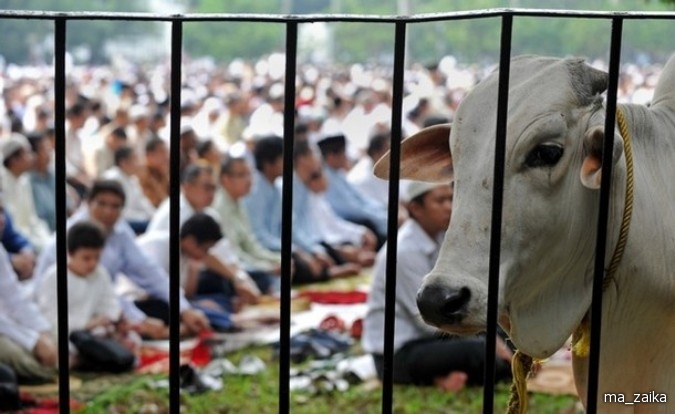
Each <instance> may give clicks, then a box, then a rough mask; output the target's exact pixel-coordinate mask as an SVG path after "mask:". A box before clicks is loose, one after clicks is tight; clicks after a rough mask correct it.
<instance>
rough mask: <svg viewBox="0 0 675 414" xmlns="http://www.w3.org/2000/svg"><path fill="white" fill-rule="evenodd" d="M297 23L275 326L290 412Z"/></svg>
mask: <svg viewBox="0 0 675 414" xmlns="http://www.w3.org/2000/svg"><path fill="white" fill-rule="evenodd" d="M297 53H298V23H297V22H294V21H289V22H287V23H286V74H285V81H284V154H283V156H284V171H283V183H284V184H283V187H282V194H281V269H282V272H281V305H280V306H281V310H280V313H281V318H280V326H279V401H278V402H279V412H280V413H288V412H290V406H291V396H290V376H291V371H290V370H291V337H290V336H291V242H292V234H293V233H292V225H293V142H294V133H295V73H296V60H297Z"/></svg>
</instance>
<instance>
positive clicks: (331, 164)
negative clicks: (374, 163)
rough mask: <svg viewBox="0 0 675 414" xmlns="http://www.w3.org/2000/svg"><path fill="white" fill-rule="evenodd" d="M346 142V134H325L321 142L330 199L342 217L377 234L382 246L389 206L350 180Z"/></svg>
mask: <svg viewBox="0 0 675 414" xmlns="http://www.w3.org/2000/svg"><path fill="white" fill-rule="evenodd" d="M346 145H347V144H346V140H345V136H344V135H342V134H324V135H321V136H319V138H318V139H317V146H318V147H319V150H320V151H321V156H322V158H323V163H324V166H325V169H324V171H325V173H326V175H327V177H328V188H327V190H326V199H327V200H328V203H330V205H331V207H333V210H335V212H336V213H337V214H338V215H339V216H340V217H342V218H344V219H347V220H349V221H353V222H355V223H358V224H363V225H365V226H368V227H369V228H370V229H371V230H373V232H374V233H375V234H376V235H377V239H378V246H381V245H382V244H383V243H384V242H385V240H386V239H387V207H386V206H385V205H383V204H382V203H380V202H378V201H375V200H374V199H372V198H370V197H369V196H366V195H364V194H363V193H361V191H360V190H358V189H356V188H355V187H354V186H353V185H352V184H351V183H350V182H349V181H347V170H348V168H349V161H348V159H347V154H346Z"/></svg>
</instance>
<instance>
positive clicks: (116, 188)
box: [35, 180, 209, 338]
mask: <svg viewBox="0 0 675 414" xmlns="http://www.w3.org/2000/svg"><path fill="white" fill-rule="evenodd" d="M125 201H126V196H125V194H124V190H123V189H122V186H121V185H120V183H118V182H117V181H114V180H96V181H95V182H94V183H93V184H92V187H91V189H90V191H89V194H88V197H87V202H86V203H85V204H83V205H82V207H81V208H80V210H79V211H78V212H77V213H75V214H74V215H73V216H72V217H71V218H70V219H69V220H68V226H71V225H73V224H74V223H77V222H79V221H82V220H92V221H94V222H96V223H98V224H100V225H101V226H102V227H103V229H104V232H105V233H106V240H105V246H104V248H103V252H102V254H101V264H102V265H103V267H105V268H106V270H107V271H108V273H109V274H110V276H111V277H112V278H113V280H115V279H116V278H117V276H118V275H120V274H123V275H125V276H126V277H128V278H129V279H131V281H133V282H134V283H136V285H138V286H139V287H140V288H141V289H143V290H144V291H145V292H146V293H147V297H146V298H143V299H139V300H136V301H135V302H133V303H132V302H130V301H128V300H123V301H122V309H123V311H124V316H125V317H126V318H127V319H128V320H129V321H130V322H131V323H133V324H136V325H137V330H138V332H139V333H140V334H141V335H143V336H146V337H152V338H166V337H167V336H168V330H167V326H166V323H167V321H168V320H169V283H168V275H167V274H166V272H165V271H164V269H162V268H161V267H160V266H159V265H158V264H157V263H156V262H155V261H154V260H152V259H150V258H149V257H148V256H147V255H146V254H145V253H144V252H143V251H142V250H141V248H140V247H139V246H138V244H137V242H136V235H135V234H134V232H133V230H132V229H131V227H129V225H128V224H127V222H126V221H125V220H123V219H121V213H122V209H123V208H124V203H125ZM55 262H56V241H55V240H52V242H51V243H50V245H48V246H47V248H46V249H45V250H44V251H43V252H42V253H41V254H40V257H39V258H38V264H37V267H36V269H35V275H36V276H35V277H36V278H37V279H38V281H39V278H40V277H42V276H43V275H45V272H46V270H47V269H48V268H49V267H50V266H51V265H52V264H54V263H55ZM38 281H36V283H39V282H38ZM179 307H180V311H181V322H182V323H183V324H184V325H185V330H186V332H188V333H190V334H196V333H198V332H200V331H202V330H204V329H207V328H208V327H209V324H208V320H207V319H206V317H205V316H204V314H203V313H202V312H201V311H198V310H196V309H193V308H192V307H191V306H190V304H189V302H188V301H187V299H185V295H184V294H183V292H181V294H180V303H179Z"/></svg>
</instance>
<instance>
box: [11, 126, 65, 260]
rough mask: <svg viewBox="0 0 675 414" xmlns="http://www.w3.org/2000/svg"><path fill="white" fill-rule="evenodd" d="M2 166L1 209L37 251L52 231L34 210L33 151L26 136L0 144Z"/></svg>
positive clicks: (16, 134)
mask: <svg viewBox="0 0 675 414" xmlns="http://www.w3.org/2000/svg"><path fill="white" fill-rule="evenodd" d="M2 157H3V167H0V181H1V182H2V190H3V192H4V195H5V208H6V209H7V211H9V212H10V214H11V215H12V218H13V220H14V225H15V226H16V228H17V229H18V230H19V231H20V232H21V233H22V234H23V235H24V236H25V237H26V238H28V240H30V242H31V244H32V245H33V247H35V249H36V250H37V251H38V252H39V251H40V250H41V249H42V248H43V246H44V245H45V244H46V243H47V241H48V240H49V237H50V235H51V234H52V232H51V231H50V230H49V226H48V225H47V223H46V222H45V221H44V220H42V219H41V218H40V217H39V216H38V213H37V210H36V209H35V203H34V201H33V189H32V187H31V183H30V178H29V171H30V169H31V167H32V166H33V150H32V149H31V147H30V143H29V142H28V139H27V138H26V137H25V136H23V135H21V134H18V133H14V134H12V136H11V137H10V138H9V139H7V140H5V142H4V143H3V144H2Z"/></svg>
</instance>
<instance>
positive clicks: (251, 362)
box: [202, 355, 267, 378]
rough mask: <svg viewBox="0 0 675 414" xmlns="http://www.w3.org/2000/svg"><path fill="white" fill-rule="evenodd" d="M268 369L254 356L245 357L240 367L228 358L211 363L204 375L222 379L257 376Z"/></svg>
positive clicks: (204, 370)
mask: <svg viewBox="0 0 675 414" xmlns="http://www.w3.org/2000/svg"><path fill="white" fill-rule="evenodd" d="M266 369H267V366H266V365H265V362H263V360H262V359H260V358H258V357H257V356H254V355H244V356H243V357H242V358H241V361H239V367H236V366H235V365H234V364H233V363H232V362H231V361H230V360H229V359H227V358H218V359H214V360H212V361H211V362H209V364H208V365H206V366H205V367H204V368H203V369H202V374H205V375H208V376H210V377H214V378H220V377H223V376H224V375H231V374H238V375H257V374H259V373H261V372H263V371H265V370H266Z"/></svg>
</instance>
